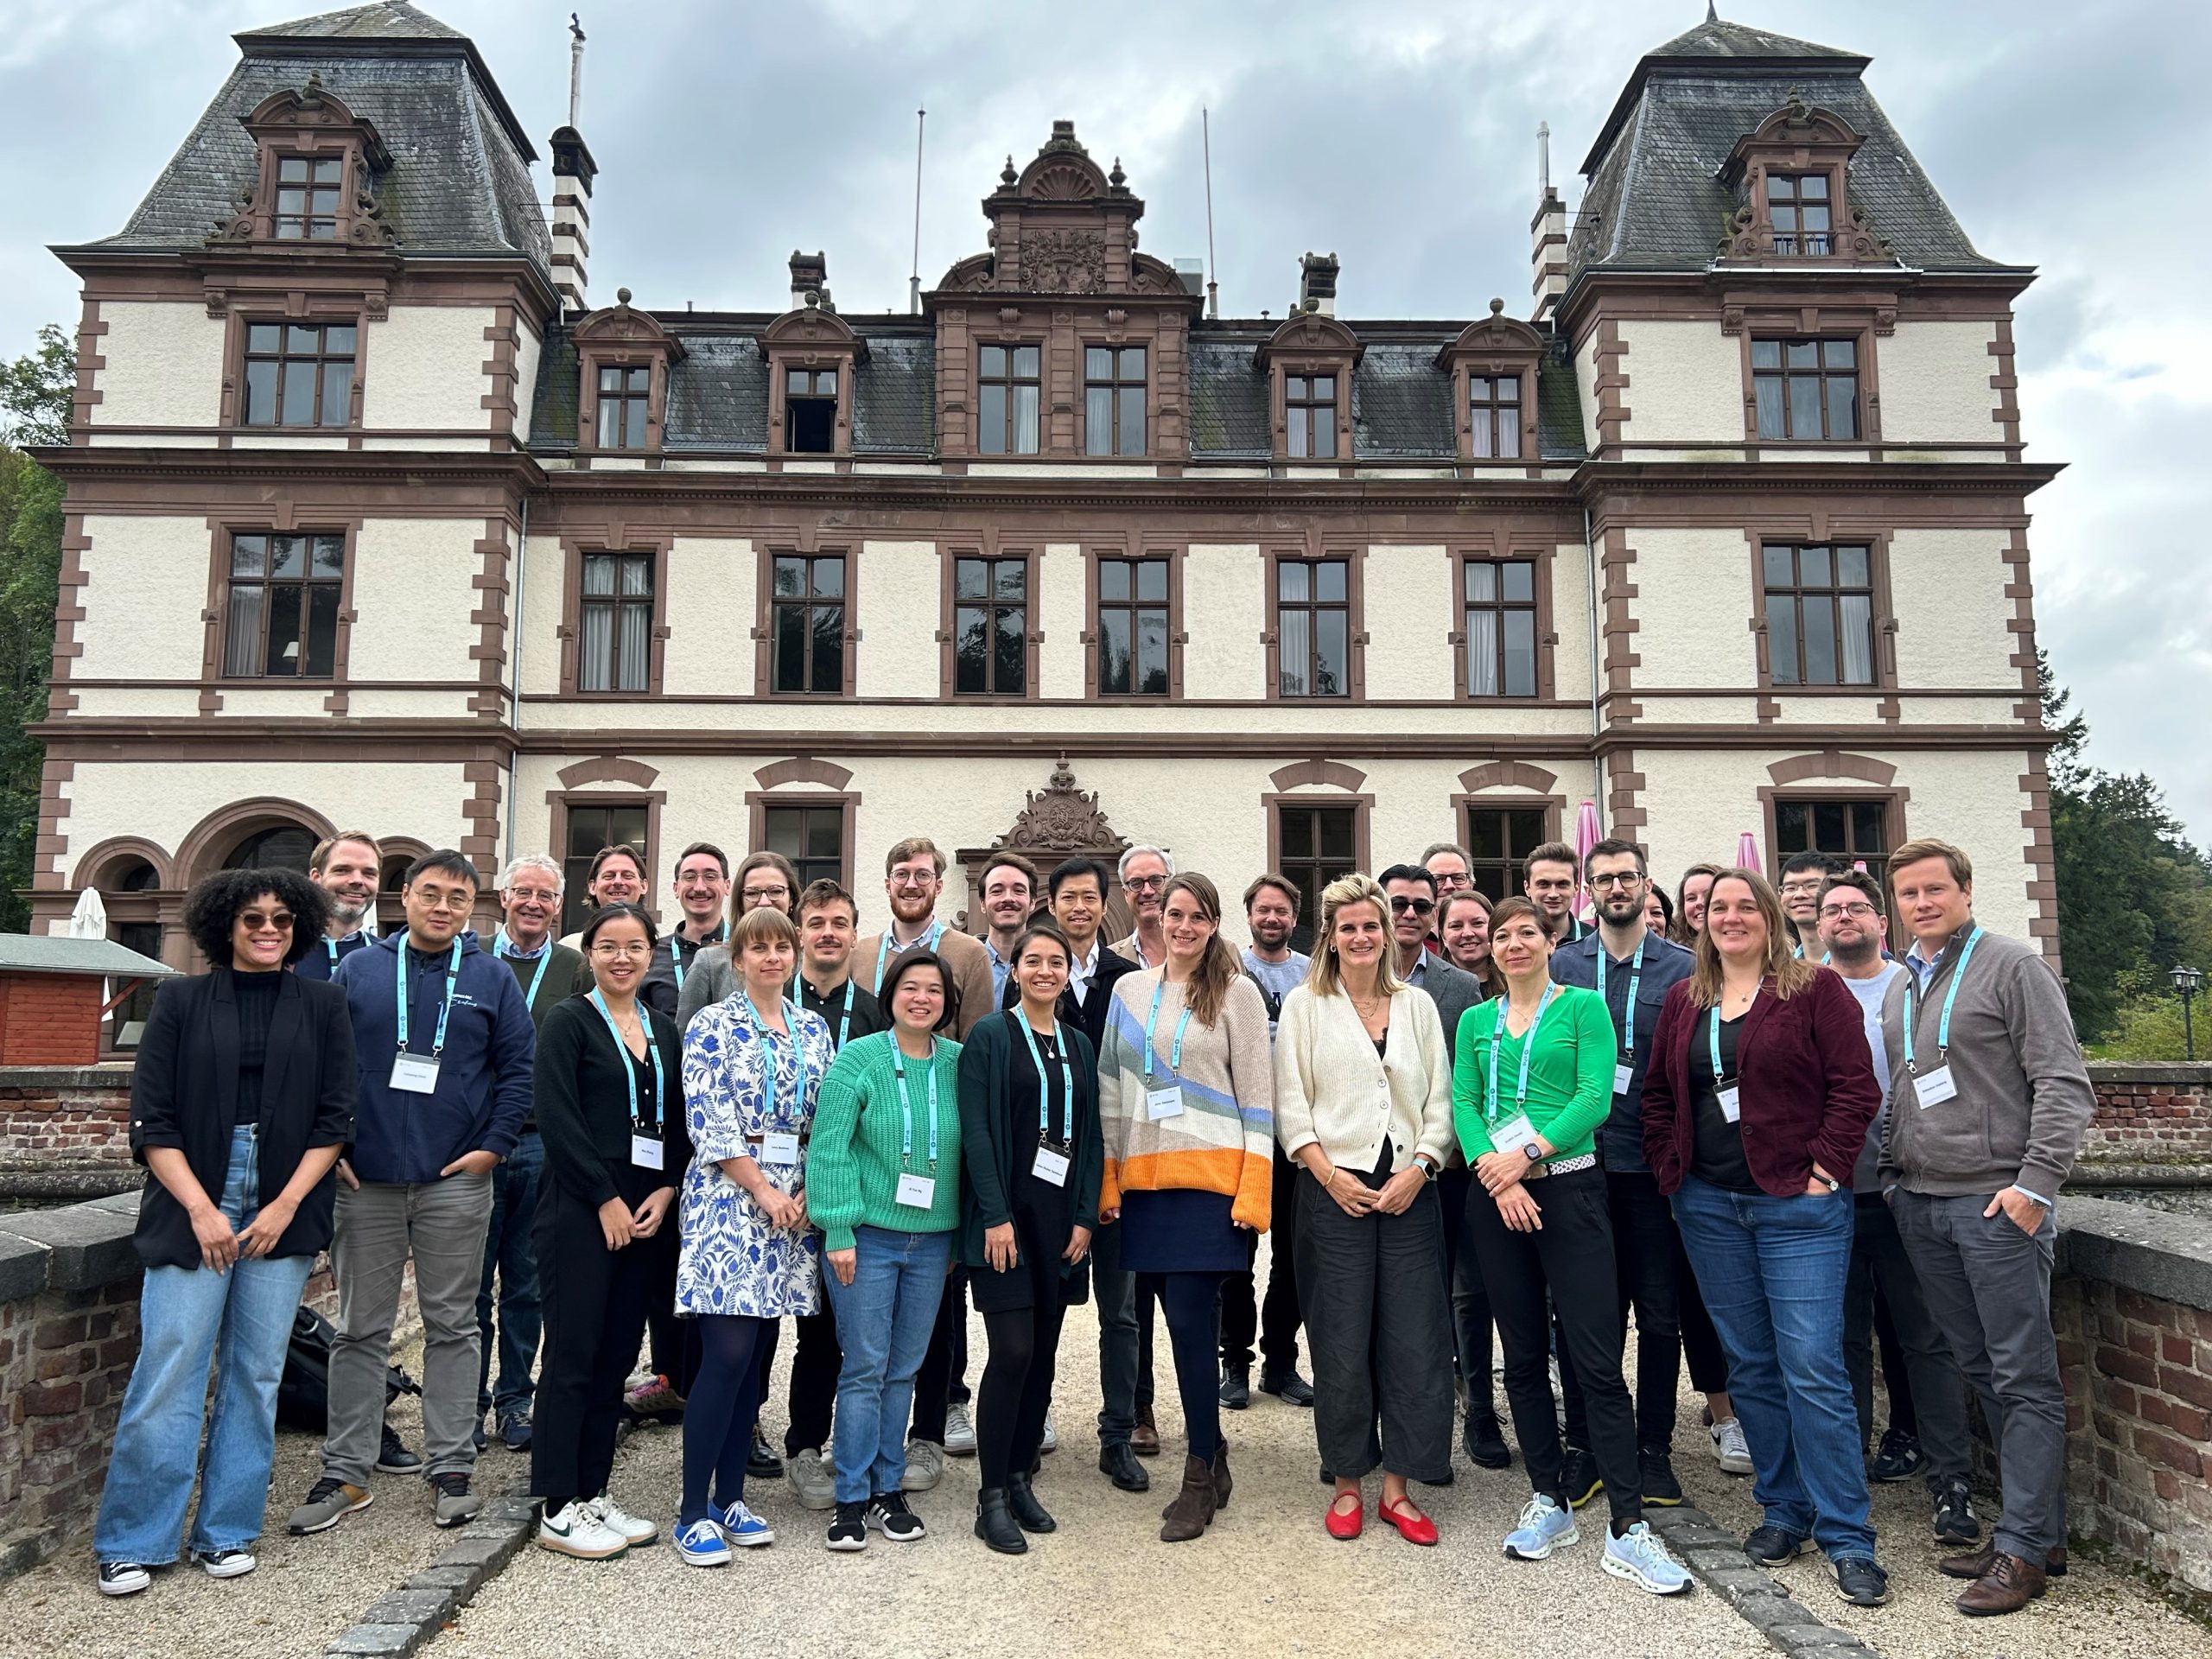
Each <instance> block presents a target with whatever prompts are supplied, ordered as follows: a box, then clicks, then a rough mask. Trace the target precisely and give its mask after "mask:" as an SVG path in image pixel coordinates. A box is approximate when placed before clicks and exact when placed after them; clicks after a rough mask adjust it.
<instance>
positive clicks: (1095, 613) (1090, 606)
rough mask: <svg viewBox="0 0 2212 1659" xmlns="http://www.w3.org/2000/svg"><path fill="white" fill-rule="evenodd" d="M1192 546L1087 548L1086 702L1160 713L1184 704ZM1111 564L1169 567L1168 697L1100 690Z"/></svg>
mask: <svg viewBox="0 0 2212 1659" xmlns="http://www.w3.org/2000/svg"><path fill="white" fill-rule="evenodd" d="M1188 552H1189V548H1188V547H1187V545H1185V544H1184V543H1174V544H1172V545H1171V544H1167V543H1161V542H1160V541H1157V540H1154V539H1151V538H1144V539H1141V540H1139V541H1138V542H1136V543H1135V544H1133V545H1132V544H1129V543H1105V542H1099V543H1085V544H1084V550H1083V585H1084V599H1083V617H1084V623H1083V634H1082V645H1083V695H1084V701H1085V702H1109V703H1128V704H1131V705H1134V706H1136V707H1144V708H1157V707H1159V706H1160V705H1161V704H1162V703H1174V702H1181V701H1182V700H1183V648H1184V646H1185V645H1188V644H1189V643H1190V639H1191V636H1190V632H1189V631H1188V629H1187V628H1186V627H1185V622H1186V620H1188V613H1187V612H1186V611H1185V609H1184V606H1183V566H1184V559H1185V555H1186V554H1187V553H1188ZM1109 559H1120V560H1127V561H1131V562H1134V561H1136V560H1140V559H1164V560H1166V563H1167V690H1166V692H1165V693H1160V692H1152V691H1111V692H1109V691H1101V690H1099V689H1098V645H1099V635H1100V632H1101V630H1100V626H1099V610H1100V599H1099V580H1098V578H1099V567H1100V566H1101V565H1102V564H1103V563H1105V562H1106V561H1108V560H1109Z"/></svg>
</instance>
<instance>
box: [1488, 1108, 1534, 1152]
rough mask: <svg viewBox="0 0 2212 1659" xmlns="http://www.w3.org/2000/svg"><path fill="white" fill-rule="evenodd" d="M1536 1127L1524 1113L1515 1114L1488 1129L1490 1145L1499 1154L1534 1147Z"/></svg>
mask: <svg viewBox="0 0 2212 1659" xmlns="http://www.w3.org/2000/svg"><path fill="white" fill-rule="evenodd" d="M1535 1140H1536V1126H1535V1124H1534V1123H1531V1122H1529V1114H1528V1113H1526V1112H1516V1113H1514V1114H1513V1116H1510V1117H1509V1118H1507V1119H1506V1120H1505V1121H1504V1122H1503V1123H1493V1124H1491V1128H1490V1143H1491V1145H1492V1146H1493V1147H1497V1149H1498V1150H1499V1151H1500V1152H1518V1151H1520V1150H1521V1149H1522V1147H1529V1146H1534V1145H1535Z"/></svg>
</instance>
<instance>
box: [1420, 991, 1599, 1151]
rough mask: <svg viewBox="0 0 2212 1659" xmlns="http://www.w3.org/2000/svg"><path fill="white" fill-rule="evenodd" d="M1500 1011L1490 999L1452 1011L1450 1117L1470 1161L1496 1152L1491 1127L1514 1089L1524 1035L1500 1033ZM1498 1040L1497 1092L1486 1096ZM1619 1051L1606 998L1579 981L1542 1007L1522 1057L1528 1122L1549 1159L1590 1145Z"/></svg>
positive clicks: (1499, 1000) (1502, 1003) (1511, 1103)
mask: <svg viewBox="0 0 2212 1659" xmlns="http://www.w3.org/2000/svg"><path fill="white" fill-rule="evenodd" d="M1505 1009H1506V999H1505V998H1504V997H1502V996H1499V997H1493V998H1491V1000H1490V1001H1487V1002H1481V1003H1478V1004H1476V1006H1475V1007H1471V1008H1469V1009H1468V1010H1467V1011H1466V1013H1465V1014H1461V1015H1460V1016H1459V1040H1458V1042H1457V1043H1456V1044H1455V1049H1456V1052H1457V1058H1456V1059H1454V1061H1453V1062H1452V1125H1453V1127H1454V1128H1457V1129H1458V1131H1459V1145H1460V1146H1461V1147H1463V1148H1464V1149H1465V1152H1466V1154H1467V1161H1468V1162H1469V1163H1472V1162H1474V1160H1476V1159H1478V1158H1479V1157H1481V1156H1482V1155H1483V1154H1484V1153H1486V1152H1496V1151H1497V1147H1496V1146H1495V1145H1494V1144H1492V1142H1491V1138H1490V1126H1491V1124H1492V1123H1494V1122H1499V1121H1501V1120H1503V1119H1505V1118H1508V1117H1510V1116H1513V1113H1514V1110H1515V1106H1516V1097H1517V1096H1518V1094H1519V1092H1520V1086H1521V1051H1522V1048H1523V1047H1525V1046H1527V1041H1528V1039H1526V1038H1525V1037H1515V1036H1512V1035H1510V1034H1508V1033H1506V1032H1505V1030H1504V1020H1505ZM1501 1038H1502V1039H1503V1043H1502V1046H1499V1048H1498V1052H1497V1092H1498V1096H1499V1097H1498V1098H1497V1100H1495V1101H1493V1100H1491V1098H1490V1055H1491V1046H1492V1045H1493V1044H1495V1043H1499V1041H1500V1039H1501ZM1619 1052H1620V1039H1618V1037H1617V1036H1616V1035H1615V1034H1614V1033H1613V1017H1612V1015H1611V1013H1610V1012H1609V1011H1608V1010H1607V1009H1606V1007H1605V999H1604V998H1603V997H1601V996H1599V995H1598V993H1597V992H1595V991H1591V990H1585V989H1583V988H1581V987H1580V986H1573V985H1562V986H1560V988H1559V990H1558V993H1557V994H1556V995H1554V997H1553V998H1552V1000H1551V1001H1550V1003H1549V1005H1548V1007H1546V1008H1545V1009H1544V1018H1543V1023H1542V1024H1541V1026H1539V1027H1537V1028H1536V1052H1535V1056H1534V1057H1533V1058H1531V1059H1530V1060H1529V1122H1530V1123H1531V1124H1532V1125H1533V1126H1535V1131H1536V1133H1537V1134H1538V1135H1541V1136H1543V1137H1544V1139H1545V1140H1546V1141H1549V1142H1550V1143H1551V1147H1552V1154H1551V1156H1552V1158H1553V1159H1560V1160H1565V1159H1568V1158H1580V1157H1582V1156H1584V1155H1585V1154H1588V1153H1591V1152H1593V1151H1595V1150H1596V1148H1595V1147H1594V1146H1593V1144H1592V1135H1595V1134H1596V1133H1597V1129H1598V1126H1599V1124H1600V1123H1603V1122H1605V1116H1606V1114H1607V1113H1608V1112H1610V1111H1611V1109H1612V1105H1613V1063H1614V1061H1615V1059H1616V1058H1618V1055H1619ZM1547 1161H1550V1160H1547Z"/></svg>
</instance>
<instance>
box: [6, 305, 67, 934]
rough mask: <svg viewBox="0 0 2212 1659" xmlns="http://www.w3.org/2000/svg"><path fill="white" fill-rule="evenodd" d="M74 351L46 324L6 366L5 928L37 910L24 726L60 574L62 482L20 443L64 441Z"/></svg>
mask: <svg viewBox="0 0 2212 1659" xmlns="http://www.w3.org/2000/svg"><path fill="white" fill-rule="evenodd" d="M76 383H77V365H76V354H75V353H74V352H73V350H72V349H71V347H70V344H69V340H68V338H67V336H66V335H64V334H62V332H61V331H60V329H59V328H56V327H54V326H53V325H51V324H48V326H47V327H44V328H41V329H40V330H39V348H38V350H36V351H35V352H33V353H29V354H27V355H25V356H23V357H19V358H17V359H16V360H15V361H14V362H13V363H7V364H0V930H4V931H10V932H18V933H19V932H22V931H23V930H24V929H25V928H26V927H28V926H29V922H30V913H29V910H28V908H27V907H26V906H24V904H23V901H22V899H19V898H17V897H16V894H17V893H18V892H19V891H20V890H21V889H22V888H25V887H29V886H30V884H31V859H32V855H33V853H34V851H35V849H36V846H37V842H38V800H39V775H40V773H41V771H42V770H43V769H44V766H45V762H46V746H45V745H44V744H43V743H41V742H40V741H39V740H38V739H36V738H35V737H33V736H31V735H30V734H29V732H28V731H27V730H26V729H25V728H27V727H29V726H32V725H35V724H36V723H37V722H38V721H41V720H44V719H45V718H46V693H47V677H48V674H49V673H50V672H51V671H52V669H53V666H54V605H55V602H56V599H57V596H58V594H59V592H60V574H61V480H60V479H58V478H56V477H55V476H54V474H52V473H49V472H48V471H47V470H46V468H45V467H41V466H40V465H39V464H38V463H37V462H36V461H33V460H32V459H31V458H30V457H29V455H26V454H23V453H22V449H21V448H18V447H16V446H20V445H28V444H40V443H61V442H67V438H68V432H69V401H70V393H71V391H73V389H74V387H75V385H76Z"/></svg>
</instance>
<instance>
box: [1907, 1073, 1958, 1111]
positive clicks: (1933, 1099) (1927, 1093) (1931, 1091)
mask: <svg viewBox="0 0 2212 1659" xmlns="http://www.w3.org/2000/svg"><path fill="white" fill-rule="evenodd" d="M1912 1092H1913V1094H1914V1095H1915V1096H1917V1097H1918V1099H1919V1101H1920V1104H1921V1106H1922V1108H1923V1109H1926V1108H1928V1107H1929V1106H1940V1105H1942V1103H1944V1102H1945V1101H1947V1100H1950V1099H1952V1098H1954V1097H1955V1096H1956V1095H1957V1094H1958V1092H1959V1084H1958V1079H1957V1078H1955V1077H1953V1076H1952V1075H1951V1068H1950V1067H1949V1066H1948V1065H1939V1066H1937V1067H1936V1069H1935V1070H1934V1071H1923V1072H1922V1073H1920V1075H1919V1076H1917V1077H1915V1078H1913V1080H1912Z"/></svg>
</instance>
